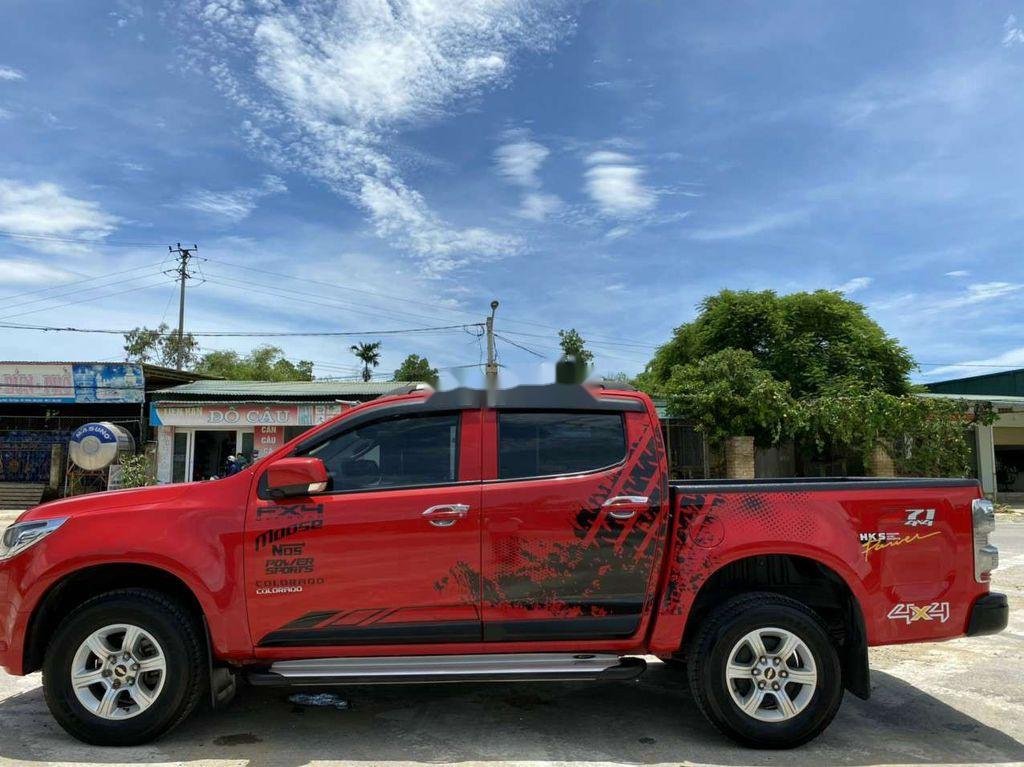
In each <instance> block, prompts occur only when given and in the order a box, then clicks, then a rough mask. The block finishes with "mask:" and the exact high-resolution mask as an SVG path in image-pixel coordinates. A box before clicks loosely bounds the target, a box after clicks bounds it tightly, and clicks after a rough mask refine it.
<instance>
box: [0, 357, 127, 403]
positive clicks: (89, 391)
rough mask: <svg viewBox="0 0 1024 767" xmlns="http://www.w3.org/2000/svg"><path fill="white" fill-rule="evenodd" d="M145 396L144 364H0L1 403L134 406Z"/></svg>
mask: <svg viewBox="0 0 1024 767" xmlns="http://www.w3.org/2000/svg"><path fill="white" fill-rule="evenodd" d="M144 394H145V392H144V388H143V377H142V365H134V364H126V363H116V362H97V363H71V362H16V363H14V362H0V402H55V403H56V402H99V403H132V402H142V401H143V399H144Z"/></svg>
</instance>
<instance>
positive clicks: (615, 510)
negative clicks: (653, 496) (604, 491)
mask: <svg viewBox="0 0 1024 767" xmlns="http://www.w3.org/2000/svg"><path fill="white" fill-rule="evenodd" d="M648 503H650V499H649V498H648V497H647V496H646V495H616V496H614V497H613V498H609V499H608V500H607V501H605V502H604V503H602V504H601V507H602V508H605V509H609V511H608V516H609V517H611V518H612V519H632V518H633V517H634V516H635V515H636V509H637V507H638V506H646V505H648Z"/></svg>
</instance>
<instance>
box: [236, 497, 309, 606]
mask: <svg viewBox="0 0 1024 767" xmlns="http://www.w3.org/2000/svg"><path fill="white" fill-rule="evenodd" d="M323 516H324V505H323V504H322V503H294V504H269V505H267V506H260V507H258V508H257V509H256V519H257V520H261V519H279V520H282V521H287V520H294V521H292V522H291V524H288V525H284V526H282V527H275V528H272V529H270V530H264V531H263V532H261V533H260V534H259V535H257V536H256V539H255V541H254V544H253V545H254V548H255V550H256V552H257V553H260V552H262V553H264V554H268V555H269V556H268V557H267V559H266V560H264V562H263V575H264V576H273V578H272V579H260V580H257V581H256V596H278V595H285V594H300V593H302V591H303V590H304V589H305V588H306V587H307V586H320V585H322V584H323V583H324V579H323V578H321V577H316V560H315V558H314V557H311V556H308V555H306V553H305V551H306V543H305V541H296V540H293V539H292V536H294V535H296V534H298V533H304V532H309V531H312V530H319V529H321V528H323V526H324V520H323ZM297 575H308V576H311V577H308V578H294V577H281V576H297Z"/></svg>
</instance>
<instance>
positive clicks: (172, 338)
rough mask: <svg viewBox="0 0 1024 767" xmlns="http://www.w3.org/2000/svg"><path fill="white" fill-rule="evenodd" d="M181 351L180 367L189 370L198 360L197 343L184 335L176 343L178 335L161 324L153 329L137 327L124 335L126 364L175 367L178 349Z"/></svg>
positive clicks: (164, 323) (192, 338)
mask: <svg viewBox="0 0 1024 767" xmlns="http://www.w3.org/2000/svg"><path fill="white" fill-rule="evenodd" d="M179 348H180V349H181V350H182V358H181V359H182V367H183V368H185V369H186V370H187V369H190V368H191V367H192V366H193V365H194V364H195V362H196V360H197V359H198V358H199V341H197V340H196V338H195V336H193V335H192V334H191V333H185V335H183V336H182V338H181V343H180V344H179V343H178V334H177V332H176V331H175V330H173V329H172V328H170V327H168V326H167V323H166V322H161V323H160V324H159V325H158V326H157V327H155V328H147V327H137V328H133V329H132V330H130V331H128V332H127V333H125V334H124V352H125V360H126V361H127V362H140V363H141V362H152V363H153V364H156V365H163V366H164V367H169V368H173V367H177V365H178V349H179Z"/></svg>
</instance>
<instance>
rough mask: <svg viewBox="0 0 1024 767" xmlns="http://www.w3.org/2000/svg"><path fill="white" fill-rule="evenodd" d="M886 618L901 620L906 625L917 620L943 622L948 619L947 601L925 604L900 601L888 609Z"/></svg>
mask: <svg viewBox="0 0 1024 767" xmlns="http://www.w3.org/2000/svg"><path fill="white" fill-rule="evenodd" d="M888 618H889V620H891V621H903V622H904V623H906V624H907V625H908V626H909V625H910V624H911V623H916V622H917V621H938V622H939V623H945V622H946V621H948V620H949V602H932V603H930V604H927V605H916V604H914V603H913V602H901V603H900V604H898V605H894V606H893V608H892V609H891V610H890V611H889V615H888Z"/></svg>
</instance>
